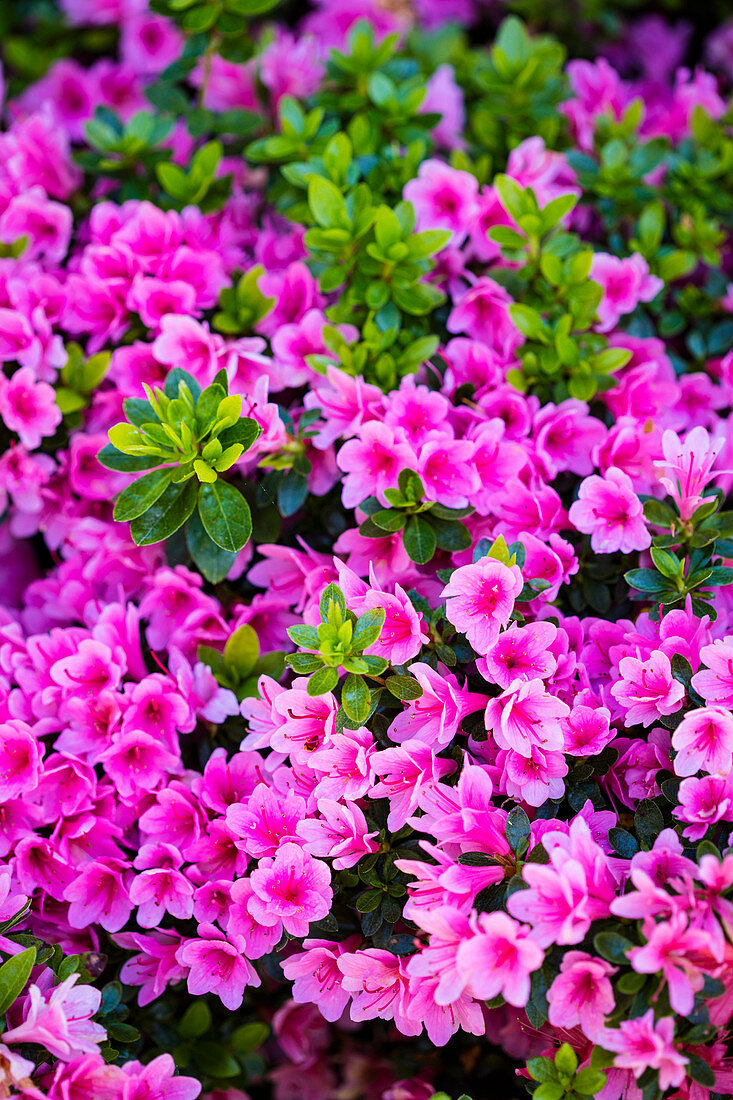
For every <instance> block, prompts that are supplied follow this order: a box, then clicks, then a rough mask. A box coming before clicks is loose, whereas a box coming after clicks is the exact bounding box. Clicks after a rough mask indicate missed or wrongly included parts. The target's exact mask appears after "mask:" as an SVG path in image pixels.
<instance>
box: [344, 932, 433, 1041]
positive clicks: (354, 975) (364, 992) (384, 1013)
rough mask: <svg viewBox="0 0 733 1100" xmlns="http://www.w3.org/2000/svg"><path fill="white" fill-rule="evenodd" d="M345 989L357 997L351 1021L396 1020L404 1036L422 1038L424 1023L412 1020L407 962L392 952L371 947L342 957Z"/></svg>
mask: <svg viewBox="0 0 733 1100" xmlns="http://www.w3.org/2000/svg"><path fill="white" fill-rule="evenodd" d="M337 965H338V968H339V970H340V971H341V973H342V974H343V987H344V989H346V990H348V991H349V992H350V993H351V994H352V995H353V996H352V1000H351V1019H352V1020H354V1021H356V1022H360V1021H362V1020H374V1019H379V1020H394V1022H395V1024H396V1025H397V1028H398V1029H399V1031H400V1032H401V1033H402V1034H403V1035H419V1034H420V1032H421V1031H422V1022H421V1021H413V1020H411V1019H409V1018H408V1014H407V1008H408V1005H409V979H408V975H407V971H406V969H405V960H404V959H399V958H397V957H396V956H395V955H393V954H392V952H391V951H382V950H381V949H380V948H376V947H368V948H367V949H366V950H365V951H358V952H356V953H354V954H351V953H350V952H344V954H343V955H339V957H338V959H337Z"/></svg>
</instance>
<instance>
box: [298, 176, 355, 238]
mask: <svg viewBox="0 0 733 1100" xmlns="http://www.w3.org/2000/svg"><path fill="white" fill-rule="evenodd" d="M308 205H309V207H310V210H311V213H312V215H313V217H314V218H315V220H316V222H317V223H318V225H320V226H321V227H322V228H324V229H335V228H340V229H344V228H346V227H347V226H348V225H349V216H348V214H347V212H346V203H345V202H344V197H343V195H342V194H341V192H340V191H339V189H338V187H336V185H335V184H333V183H331V181H330V180H327V179H323V177H322V176H311V178H310V180H309V181H308Z"/></svg>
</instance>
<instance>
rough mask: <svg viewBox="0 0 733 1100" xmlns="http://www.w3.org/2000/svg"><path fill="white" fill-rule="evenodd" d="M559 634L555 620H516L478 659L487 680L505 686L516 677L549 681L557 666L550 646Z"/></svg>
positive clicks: (480, 668) (480, 669)
mask: <svg viewBox="0 0 733 1100" xmlns="http://www.w3.org/2000/svg"><path fill="white" fill-rule="evenodd" d="M556 635H557V627H555V626H553V624H552V623H529V624H528V625H527V626H517V624H516V623H512V624H511V626H510V627H509V629H508V630H505V631H503V632H502V633H501V634H500V635H499V637H498V638H497V639H496V641H495V642H494V643H493V645H492V646H491V648H490V649H489V650H488V652H487V654H486V656H485V657H483V658H481V660H479V661H477V662H476V667H477V668H478V670H479V672H480V673H481V675H482V676H483V677H484V679H486V680H488V682H489V683H491V684H498V685H499V687H501V688H505V689H506V688H508V687H509V686H510V685H511V684H512V683H513V682H514V680H534V679H540V680H547V679H549V678H550V677H551V676H552V674H553V672H554V671H555V670H556V668H557V661H556V660H555V657H554V656H553V655H552V653H551V652H550V646H551V644H552V642H553V641H554V640H555V637H556Z"/></svg>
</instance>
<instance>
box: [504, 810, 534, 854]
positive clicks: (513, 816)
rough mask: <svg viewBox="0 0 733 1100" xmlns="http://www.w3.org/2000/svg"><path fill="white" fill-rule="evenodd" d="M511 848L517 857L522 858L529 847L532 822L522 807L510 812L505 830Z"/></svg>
mask: <svg viewBox="0 0 733 1100" xmlns="http://www.w3.org/2000/svg"><path fill="white" fill-rule="evenodd" d="M505 834H506V838H507V841H508V842H509V847H510V848H511V850H512V851H513V852H514V854H515V855H517V856H522V855H524V853H525V852H526V851H527V848H528V847H529V838H530V820H529V817H528V816H527V814H526V813H525V811H524V810H523V809H522V807H521V806H515V807H514V809H513V810H511V811H510V813H509V816H508V817H507V821H506V830H505Z"/></svg>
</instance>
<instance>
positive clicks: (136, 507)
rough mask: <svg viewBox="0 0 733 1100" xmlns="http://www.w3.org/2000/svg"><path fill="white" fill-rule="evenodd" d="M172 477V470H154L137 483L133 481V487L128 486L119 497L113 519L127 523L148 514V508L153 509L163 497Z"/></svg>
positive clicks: (140, 478)
mask: <svg viewBox="0 0 733 1100" xmlns="http://www.w3.org/2000/svg"><path fill="white" fill-rule="evenodd" d="M172 476H173V471H172V470H168V469H162V470H153V471H152V472H151V473H149V474H144V475H143V477H139V478H138V479H137V481H133V483H132V485H128V486H127V488H126V489H123V490H122V492H121V493H120V495H119V496H118V497H117V501H116V503H115V507H114V511H113V513H112V516H113V519H116V520H117V521H118V522H125V521H127V520H133V519H137V517H138V516H141V515H142V514H143V513H144V512H147V510H148V508H151V507H152V506H153V504H155V502H156V500H158V498H159V497H161V496H162V495H163V493H164V492H165V489H166V488H167V486H168V485H169V484H170V480H171V477H172Z"/></svg>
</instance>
